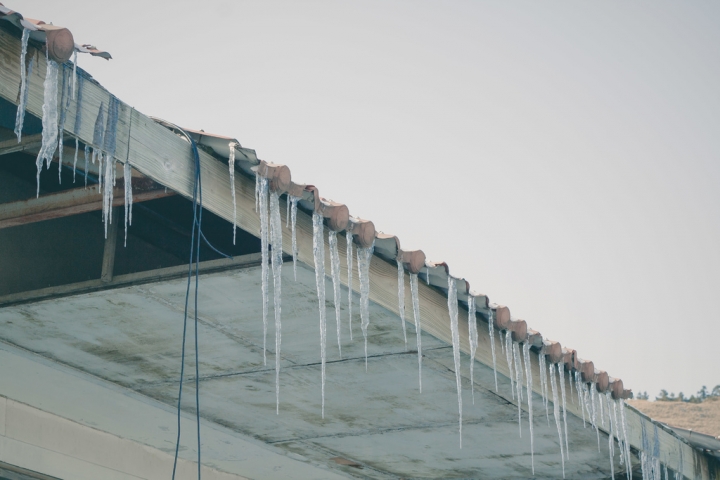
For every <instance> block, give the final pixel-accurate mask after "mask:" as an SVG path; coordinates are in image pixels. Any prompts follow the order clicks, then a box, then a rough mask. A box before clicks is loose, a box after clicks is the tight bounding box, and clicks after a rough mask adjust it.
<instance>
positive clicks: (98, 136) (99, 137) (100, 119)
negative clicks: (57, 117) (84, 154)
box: [85, 102, 105, 191]
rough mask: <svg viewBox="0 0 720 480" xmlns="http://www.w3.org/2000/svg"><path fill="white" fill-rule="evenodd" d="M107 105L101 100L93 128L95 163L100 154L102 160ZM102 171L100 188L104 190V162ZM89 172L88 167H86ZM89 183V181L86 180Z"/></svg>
mask: <svg viewBox="0 0 720 480" xmlns="http://www.w3.org/2000/svg"><path fill="white" fill-rule="evenodd" d="M104 125H105V106H104V104H103V103H102V102H100V108H99V109H98V114H97V117H96V118H95V127H94V128H93V149H92V163H93V164H95V159H96V158H97V157H98V155H99V156H100V161H101V162H102V154H101V151H102V145H103V139H104V136H105V128H104ZM98 171H99V172H100V173H99V174H98V188H100V190H101V191H102V177H103V176H102V164H100V165H99V170H98ZM85 172H87V168H86V169H85ZM85 185H87V182H85Z"/></svg>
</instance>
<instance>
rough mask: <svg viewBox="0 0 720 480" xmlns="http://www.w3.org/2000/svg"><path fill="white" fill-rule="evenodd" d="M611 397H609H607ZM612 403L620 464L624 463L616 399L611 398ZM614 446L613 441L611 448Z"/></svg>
mask: <svg viewBox="0 0 720 480" xmlns="http://www.w3.org/2000/svg"><path fill="white" fill-rule="evenodd" d="M611 396H612V394H611ZM608 398H611V397H608ZM610 404H611V405H612V424H613V427H614V432H615V438H617V440H618V452H619V453H620V465H624V464H625V448H624V447H623V441H622V436H621V435H620V424H619V423H618V413H617V401H615V400H611V403H610ZM614 448H615V443H613V449H614Z"/></svg>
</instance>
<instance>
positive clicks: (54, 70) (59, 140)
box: [14, 28, 132, 245]
mask: <svg viewBox="0 0 720 480" xmlns="http://www.w3.org/2000/svg"><path fill="white" fill-rule="evenodd" d="M29 37H30V31H29V30H28V29H27V28H25V29H23V33H22V38H21V51H20V95H19V99H20V102H19V105H18V108H17V113H16V116H15V129H14V132H15V135H16V136H17V139H18V143H20V142H21V141H22V129H23V124H24V122H25V110H26V107H27V101H28V92H29V85H30V77H31V75H32V71H33V66H34V63H35V58H34V57H32V58H30V61H29V62H26V55H27V47H28V40H29ZM46 65H47V67H46V71H45V80H44V82H43V106H42V143H41V146H40V151H39V152H38V156H37V159H36V161H35V164H36V167H37V175H36V181H37V190H36V196H37V197H39V196H40V173H41V172H42V167H43V163H44V164H45V167H46V168H47V169H49V168H50V164H51V163H52V160H53V158H54V157H55V152H57V157H58V183H62V168H63V144H64V141H65V138H64V136H65V122H66V120H67V113H68V110H69V108H70V105H71V101H72V100H75V119H74V128H73V132H74V133H75V135H74V136H75V155H74V158H73V164H72V165H73V167H72V168H73V183H75V174H76V169H77V162H78V151H79V149H80V142H79V138H78V134H79V132H80V128H81V127H82V121H83V118H82V111H83V103H82V102H83V84H84V77H83V75H78V73H77V51H76V52H75V54H74V57H73V62H72V71H69V68H68V67H67V65H66V64H62V65H60V64H58V63H57V62H55V61H54V60H52V59H50V58H49V57H47V53H46ZM61 67H62V73H61ZM58 96H59V97H60V98H59V103H58ZM119 109H120V101H119V100H118V99H117V98H115V97H114V96H110V100H109V102H108V106H107V121H105V106H104V104H103V103H101V104H100V108H99V110H98V114H97V117H96V120H95V128H94V130H93V143H92V147H91V145H89V144H87V143H85V149H84V160H85V187H86V188H87V180H88V161H89V160H90V159H91V158H92V160H91V161H92V163H93V164H95V162H96V161H97V162H98V178H97V182H98V191H99V192H100V193H102V195H103V202H102V221H103V223H104V224H105V238H107V229H108V225H109V224H111V223H112V210H113V208H112V207H113V187H114V186H115V185H116V178H115V177H116V175H115V174H116V162H117V159H116V158H115V150H116V146H117V124H118V114H119ZM91 148H92V154H91V153H90V149H91ZM123 180H124V187H125V191H124V193H125V245H127V230H128V226H129V225H132V169H131V166H130V163H129V161H127V160H126V161H125V162H124V164H123Z"/></svg>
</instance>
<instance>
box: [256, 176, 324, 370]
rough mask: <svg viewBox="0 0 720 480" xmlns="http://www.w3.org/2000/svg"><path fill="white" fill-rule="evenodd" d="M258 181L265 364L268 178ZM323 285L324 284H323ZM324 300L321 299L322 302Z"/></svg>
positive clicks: (260, 177)
mask: <svg viewBox="0 0 720 480" xmlns="http://www.w3.org/2000/svg"><path fill="white" fill-rule="evenodd" d="M256 182H257V183H258V192H257V193H258V196H257V199H258V210H259V213H260V252H261V271H260V275H261V276H262V278H261V287H260V288H261V290H262V317H263V318H262V320H263V364H264V365H267V353H266V349H267V314H268V280H269V272H268V256H269V251H268V248H269V246H268V245H269V243H270V239H269V232H268V230H269V227H268V180H267V178H265V177H262V176H260V175H257V176H256ZM323 285H324V284H323ZM324 303H325V301H324V300H323V304H324ZM323 311H324V310H323Z"/></svg>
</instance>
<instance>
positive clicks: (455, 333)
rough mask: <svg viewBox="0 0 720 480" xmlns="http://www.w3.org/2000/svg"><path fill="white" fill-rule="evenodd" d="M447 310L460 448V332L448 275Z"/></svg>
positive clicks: (454, 290)
mask: <svg viewBox="0 0 720 480" xmlns="http://www.w3.org/2000/svg"><path fill="white" fill-rule="evenodd" d="M448 312H449V313H450V332H451V334H452V345H453V361H454V363H455V383H456V385H457V396H458V415H459V417H458V424H459V429H460V430H459V432H460V448H462V383H461V382H460V332H459V330H458V302H457V283H455V279H454V278H453V277H451V276H450V275H448Z"/></svg>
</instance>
